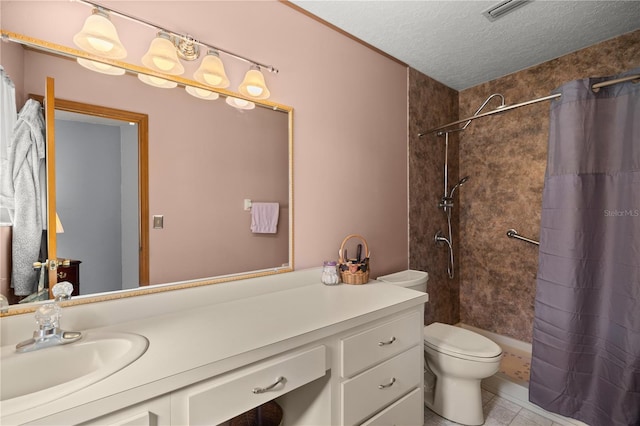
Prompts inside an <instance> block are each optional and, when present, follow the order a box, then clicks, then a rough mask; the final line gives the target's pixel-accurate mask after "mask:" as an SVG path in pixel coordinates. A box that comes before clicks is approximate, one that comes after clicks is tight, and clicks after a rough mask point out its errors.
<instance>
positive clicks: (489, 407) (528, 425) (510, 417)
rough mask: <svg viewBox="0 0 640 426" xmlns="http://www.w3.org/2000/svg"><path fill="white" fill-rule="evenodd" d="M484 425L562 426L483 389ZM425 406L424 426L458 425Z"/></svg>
mask: <svg viewBox="0 0 640 426" xmlns="http://www.w3.org/2000/svg"><path fill="white" fill-rule="evenodd" d="M482 405H483V407H484V426H562V425H561V424H560V423H555V422H554V421H552V420H550V419H547V418H546V417H543V416H541V415H539V414H537V413H534V412H533V411H530V410H527V409H526V408H524V407H521V406H520V405H518V404H515V403H513V402H511V401H508V400H506V399H504V398H502V397H499V396H497V395H494V394H492V393H491V392H488V391H486V390H484V389H483V390H482ZM457 425H458V423H455V422H452V421H450V420H447V419H445V418H442V417H440V416H439V415H437V414H436V413H434V412H433V411H431V410H429V409H428V408H427V407H424V426H457Z"/></svg>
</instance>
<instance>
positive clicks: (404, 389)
mask: <svg viewBox="0 0 640 426" xmlns="http://www.w3.org/2000/svg"><path fill="white" fill-rule="evenodd" d="M422 354H423V349H422V346H414V347H413V348H411V349H409V350H408V351H406V352H404V353H402V354H400V355H397V356H395V357H393V358H391V359H390V360H388V361H385V362H383V363H381V364H379V365H377V366H375V367H373V368H371V369H370V370H367V371H365V372H364V373H362V374H360V375H358V376H356V377H354V378H353V379H349V380H347V381H345V382H343V383H342V424H343V425H355V424H358V423H360V422H362V421H363V420H365V419H366V418H368V417H370V416H371V415H372V414H374V413H376V412H378V411H380V410H382V409H384V408H385V407H387V406H388V405H389V404H391V403H393V402H394V401H396V400H398V399H400V398H401V397H402V396H403V395H406V394H407V393H408V392H410V391H412V390H413V389H420V388H421V386H420V385H421V383H422V381H421V375H422V356H423V355H422Z"/></svg>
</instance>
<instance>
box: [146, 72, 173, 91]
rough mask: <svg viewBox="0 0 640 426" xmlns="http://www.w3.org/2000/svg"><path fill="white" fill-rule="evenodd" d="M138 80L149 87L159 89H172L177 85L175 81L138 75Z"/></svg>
mask: <svg viewBox="0 0 640 426" xmlns="http://www.w3.org/2000/svg"><path fill="white" fill-rule="evenodd" d="M138 80H140V81H141V82H143V83H145V84H148V85H149V86H153V87H159V88H161V89H173V88H174V87H177V86H178V83H176V82H175V81H170V80H165V79H164V78H160V77H155V76H152V75H146V74H138Z"/></svg>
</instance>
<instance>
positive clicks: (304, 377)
mask: <svg viewBox="0 0 640 426" xmlns="http://www.w3.org/2000/svg"><path fill="white" fill-rule="evenodd" d="M325 357H326V348H325V346H317V347H314V348H313V349H309V350H306V351H303V352H296V353H294V354H288V355H284V356H279V357H277V358H274V359H271V360H268V361H264V362H260V363H258V364H256V365H252V366H249V367H245V368H241V369H239V370H236V371H233V372H231V373H228V374H225V375H222V376H219V377H216V378H213V379H211V380H207V381H204V382H202V383H199V384H195V385H192V386H189V387H188V388H185V389H183V390H180V391H177V392H174V393H172V395H171V409H172V413H171V414H172V423H177V424H188V425H216V424H219V423H222V422H224V421H226V420H229V419H230V418H232V417H234V416H237V415H238V414H241V413H243V412H245V411H247V410H250V409H251V408H254V407H257V406H258V405H260V404H263V403H265V402H267V401H270V400H272V399H274V398H277V397H278V396H281V395H284V394H285V393H287V392H290V391H292V390H294V389H296V388H298V387H300V386H302V385H304V384H306V383H309V382H311V381H313V380H315V379H317V378H319V377H322V376H324V375H325V374H326V360H325ZM279 378H282V379H281V380H278V379H279ZM276 382H277V384H276V385H275V386H271V385H274V384H275V383H276ZM259 388H260V389H261V390H262V391H258V393H256V390H257V389H259Z"/></svg>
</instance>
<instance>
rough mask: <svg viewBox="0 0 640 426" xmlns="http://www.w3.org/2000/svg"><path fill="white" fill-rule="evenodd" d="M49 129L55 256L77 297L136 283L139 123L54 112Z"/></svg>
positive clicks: (120, 288)
mask: <svg viewBox="0 0 640 426" xmlns="http://www.w3.org/2000/svg"><path fill="white" fill-rule="evenodd" d="M55 129H56V130H55V132H56V136H55V138H56V139H55V140H56V206H57V207H56V209H57V214H58V217H59V218H60V223H62V228H63V230H62V232H60V230H58V233H57V255H58V258H62V259H71V260H72V261H75V262H78V263H72V265H73V266H74V268H72V271H73V273H75V274H77V273H78V272H79V271H82V273H81V277H82V279H79V277H74V278H75V280H76V281H78V284H79V283H81V285H78V290H79V293H80V295H84V294H94V293H102V292H105V291H115V290H122V289H127V288H135V287H138V285H139V259H138V248H139V243H138V211H139V205H138V204H139V203H138V163H139V160H138V126H137V124H136V123H133V122H131V123H130V122H125V121H120V120H112V119H106V118H103V117H96V116H91V115H86V114H79V113H72V112H67V111H60V110H57V111H56V125H55ZM66 273H69V272H66V271H60V272H59V273H58V279H59V280H64V279H65V278H67V277H66V276H62V275H61V274H63V275H64V274H66Z"/></svg>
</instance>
